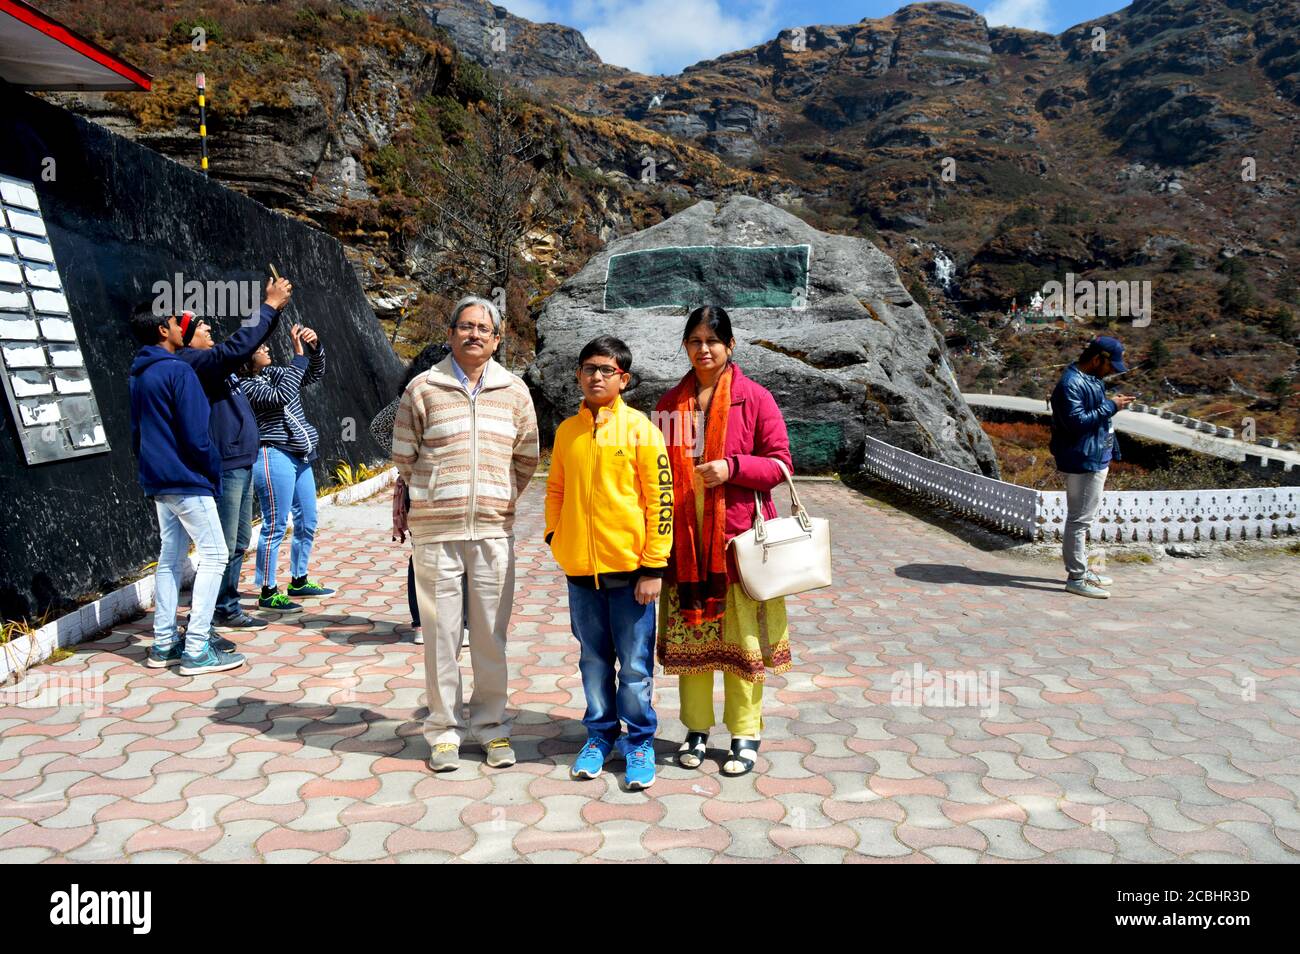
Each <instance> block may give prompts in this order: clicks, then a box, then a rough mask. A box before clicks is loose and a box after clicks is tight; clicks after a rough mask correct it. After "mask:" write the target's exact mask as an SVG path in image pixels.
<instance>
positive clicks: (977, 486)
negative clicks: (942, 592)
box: [863, 437, 1300, 543]
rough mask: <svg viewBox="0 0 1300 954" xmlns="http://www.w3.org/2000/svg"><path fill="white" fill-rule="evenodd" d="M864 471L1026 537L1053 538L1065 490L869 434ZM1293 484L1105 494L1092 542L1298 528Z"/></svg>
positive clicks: (1212, 537)
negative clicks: (942, 459)
mask: <svg viewBox="0 0 1300 954" xmlns="http://www.w3.org/2000/svg"><path fill="white" fill-rule="evenodd" d="M866 440H867V447H866V459H865V462H864V465H863V466H864V469H865V470H866V471H867V473H869V474H871V475H872V476H874V477H877V478H879V479H881V480H884V481H888V482H889V483H892V484H896V485H897V486H899V487H902V488H903V489H905V490H908V491H911V492H913V493H917V494H921V495H923V496H926V497H929V498H931V499H933V500H937V501H939V502H941V503H943V504H944V505H945V506H947V507H948V508H950V509H952V510H954V511H956V512H958V513H961V514H964V515H966V516H969V517H973V518H975V519H977V520H980V521H981V522H984V523H987V524H990V525H992V526H994V527H996V528H997V529H999V530H1003V531H1005V532H1007V533H1010V534H1012V535H1013V536H1018V537H1024V538H1026V539H1029V540H1042V539H1059V538H1060V535H1061V531H1062V530H1063V529H1064V527H1065V516H1066V508H1065V493H1064V492H1063V491H1038V490H1033V489H1031V488H1029V487H1020V486H1018V485H1016V484H1009V483H1007V482H1006V481H1002V480H994V479H993V478H992V477H984V476H982V475H980V474H972V473H970V472H969V471H965V470H962V469H961V468H959V467H952V466H949V465H948V464H941V463H939V462H938V461H933V460H930V459H929V458H928V457H921V456H920V455H919V454H913V453H910V452H908V451H905V450H900V449H899V448H897V447H894V446H893V445H892V444H886V443H885V442H884V441H880V440H876V439H875V438H874V437H868V438H867V439H866ZM1298 514H1300V487H1258V488H1252V489H1241V490H1144V491H1127V490H1112V491H1107V492H1106V493H1105V494H1104V496H1103V498H1102V503H1101V509H1100V510H1099V511H1098V512H1097V519H1096V522H1095V523H1094V524H1093V529H1092V532H1091V533H1090V534H1089V537H1090V538H1091V539H1097V540H1103V541H1108V542H1120V543H1130V542H1143V543H1146V542H1151V543H1179V542H1196V541H1207V542H1208V541H1216V542H1221V541H1227V540H1257V539H1262V538H1266V537H1273V536H1285V535H1288V534H1292V533H1295V532H1297V530H1300V516H1298Z"/></svg>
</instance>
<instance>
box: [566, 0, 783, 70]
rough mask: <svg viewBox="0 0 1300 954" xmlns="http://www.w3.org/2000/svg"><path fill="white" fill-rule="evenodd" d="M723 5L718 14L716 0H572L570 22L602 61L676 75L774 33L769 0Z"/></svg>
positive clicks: (775, 30)
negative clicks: (725, 6) (692, 65)
mask: <svg viewBox="0 0 1300 954" xmlns="http://www.w3.org/2000/svg"><path fill="white" fill-rule="evenodd" d="M729 6H731V7H732V8H733V9H732V10H729V11H727V12H724V11H723V10H722V5H721V4H720V3H719V2H718V0H574V3H573V6H572V23H573V25H574V26H576V27H578V28H579V29H581V30H582V33H583V36H585V37H586V38H587V42H588V43H589V44H590V45H591V48H592V49H594V50H595V51H596V52H597V53H598V54H600V58H601V59H602V60H604V61H605V62H606V63H612V64H614V65H616V66H625V67H627V68H628V69H632V70H637V71H638V72H642V73H676V72H678V71H680V70H681V69H682V67H684V66H689V65H690V64H692V63H695V62H698V61H699V60H707V59H710V58H711V57H714V56H718V55H719V54H722V53H729V52H731V51H732V50H743V49H745V48H746V47H750V46H755V45H757V44H759V43H762V42H763V41H764V40H768V39H771V38H772V37H773V36H775V35H776V33H777V27H776V17H775V7H776V2H775V0H751V2H748V3H743V4H741V3H732V4H729ZM737 8H738V9H737Z"/></svg>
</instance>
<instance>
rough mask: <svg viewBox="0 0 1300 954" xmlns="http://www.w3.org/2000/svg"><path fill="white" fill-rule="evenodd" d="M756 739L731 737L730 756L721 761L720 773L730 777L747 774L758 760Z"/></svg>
mask: <svg viewBox="0 0 1300 954" xmlns="http://www.w3.org/2000/svg"><path fill="white" fill-rule="evenodd" d="M758 743H759V740H758V739H732V740H731V757H730V758H728V759H727V761H726V762H724V763H722V774H723V775H729V776H732V777H735V776H738V775H748V774H749V773H750V772H752V771H753V770H754V763H756V762H757V761H758V759H757V758H756V756H757V755H758Z"/></svg>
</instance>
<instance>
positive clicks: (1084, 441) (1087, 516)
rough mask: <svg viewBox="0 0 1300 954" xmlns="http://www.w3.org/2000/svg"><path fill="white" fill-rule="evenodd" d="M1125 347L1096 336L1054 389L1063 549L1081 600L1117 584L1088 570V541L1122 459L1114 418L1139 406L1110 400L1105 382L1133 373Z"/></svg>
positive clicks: (1069, 587) (1103, 594)
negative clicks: (1108, 480)
mask: <svg viewBox="0 0 1300 954" xmlns="http://www.w3.org/2000/svg"><path fill="white" fill-rule="evenodd" d="M1127 370H1128V368H1127V367H1126V366H1125V364H1124V346H1123V345H1122V344H1120V341H1119V339H1118V338H1108V337H1104V336H1103V337H1100V338H1094V339H1093V340H1092V341H1091V342H1089V344H1088V346H1087V347H1086V348H1084V349H1083V354H1081V355H1080V356H1079V360H1078V361H1076V362H1074V364H1072V365H1070V366H1069V367H1068V368H1066V369H1065V372H1064V373H1063V374H1062V375H1061V380H1060V381H1058V382H1057V383H1056V389H1055V390H1053V391H1052V401H1051V403H1052V442H1051V451H1052V456H1053V457H1055V458H1056V469H1057V470H1059V471H1061V472H1062V473H1063V474H1065V501H1066V520H1065V532H1064V534H1063V537H1064V540H1063V543H1062V547H1061V551H1062V555H1063V556H1064V558H1065V571H1066V574H1067V575H1068V577H1069V578H1068V580H1067V581H1066V584H1065V589H1066V591H1067V592H1069V593H1073V594H1075V595H1076V596H1087V597H1091V598H1092V599H1099V600H1104V599H1106V598H1107V597H1109V596H1110V592H1109V591H1108V590H1107V589H1106V587H1107V586H1110V585H1111V583H1112V582H1113V581H1112V580H1111V579H1110V578H1109V577H1105V576H1101V575H1100V574H1098V573H1096V572H1094V571H1093V570H1090V569H1089V568H1088V557H1087V550H1086V547H1085V540H1086V537H1087V533H1088V528H1089V527H1091V526H1092V522H1093V520H1094V519H1095V518H1096V516H1097V509H1098V508H1099V507H1100V506H1101V495H1102V491H1103V490H1104V489H1105V486H1106V474H1107V473H1108V472H1109V471H1110V462H1111V461H1112V460H1119V447H1118V445H1117V444H1116V443H1115V424H1114V421H1113V420H1112V419H1113V418H1114V416H1115V415H1116V414H1117V413H1119V412H1120V411H1122V410H1123V409H1124V408H1126V407H1128V406H1129V405H1130V404H1132V403H1133V398H1132V397H1131V396H1128V395H1124V394H1117V395H1115V397H1113V398H1108V397H1106V387H1105V385H1104V384H1103V383H1102V380H1101V379H1102V378H1104V377H1106V376H1107V375H1111V374H1118V373H1120V372H1121V371H1127Z"/></svg>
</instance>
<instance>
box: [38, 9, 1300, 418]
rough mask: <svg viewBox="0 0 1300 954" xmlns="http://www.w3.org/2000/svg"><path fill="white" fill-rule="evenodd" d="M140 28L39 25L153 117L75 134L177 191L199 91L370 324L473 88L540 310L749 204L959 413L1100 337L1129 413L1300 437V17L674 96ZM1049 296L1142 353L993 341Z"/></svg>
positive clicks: (396, 14)
mask: <svg viewBox="0 0 1300 954" xmlns="http://www.w3.org/2000/svg"><path fill="white" fill-rule="evenodd" d="M138 6H139V5H137V4H131V3H129V2H127V0H99V2H91V0H48V2H47V3H46V7H47V9H49V10H50V12H51V13H53V14H54V15H56V16H60V17H61V18H63V19H65V20H66V21H67V22H69V23H72V24H74V25H76V26H78V27H79V28H80V29H82V30H83V31H84V32H87V33H90V34H91V35H93V36H95V37H96V38H97V39H99V40H100V41H101V42H105V43H106V44H107V45H110V46H117V47H119V48H121V49H122V50H123V52H124V53H126V54H127V55H128V56H129V57H131V58H132V59H133V60H135V61H137V62H139V63H140V64H141V65H143V66H144V67H145V68H147V69H150V70H151V71H152V72H153V73H154V74H155V76H156V77H157V78H158V85H157V90H158V91H157V92H156V93H154V94H149V95H147V96H137V97H132V96H129V95H109V96H107V97H92V96H81V97H74V98H72V100H71V101H72V104H73V106H74V108H77V109H80V110H82V111H84V112H86V113H87V114H89V115H92V116H94V118H96V119H97V120H98V121H101V122H105V123H107V124H110V125H112V126H114V128H116V129H118V130H119V131H121V132H123V133H125V134H127V135H133V136H135V137H137V138H140V139H141V140H142V141H145V142H147V143H148V144H149V145H151V146H154V147H155V148H158V149H160V150H161V151H163V152H165V153H167V154H168V155H172V156H173V157H175V158H177V159H179V160H182V161H193V158H194V156H195V155H196V144H195V139H194V136H193V128H194V125H195V117H194V111H193V108H192V99H193V97H192V89H191V88H190V84H191V81H192V75H193V71H194V70H196V69H206V70H207V72H208V75H209V78H210V79H209V82H210V84H211V83H212V81H213V79H212V78H213V77H216V78H217V80H218V84H217V86H216V88H215V89H214V91H213V95H212V102H213V113H212V114H211V119H210V131H211V134H212V139H211V141H212V149H213V169H214V173H213V174H214V175H216V176H217V177H219V178H222V179H224V180H225V181H227V182H229V183H230V184H231V185H233V186H235V187H236V188H240V189H243V190H245V191H248V192H249V193H250V194H252V195H255V196H256V197H258V198H259V199H261V200H262V201H264V202H267V203H268V204H270V205H272V206H274V207H277V208H282V209H285V210H287V211H290V212H292V213H293V214H297V215H301V216H305V217H307V218H310V219H312V220H313V221H315V222H317V223H318V224H320V225H321V226H322V227H324V228H326V229H328V230H330V231H331V232H333V233H334V234H336V235H338V236H339V237H340V238H341V239H343V241H345V242H346V243H348V245H349V246H350V248H351V249H352V252H353V255H354V259H355V261H356V263H357V266H358V268H359V270H360V271H361V272H362V274H363V277H364V279H365V281H366V284H367V287H368V289H369V290H370V292H371V294H372V297H373V300H375V301H376V302H377V304H378V305H379V308H380V311H381V313H384V312H387V311H391V310H395V309H396V307H397V306H398V305H399V304H401V303H404V302H409V301H411V300H412V298H413V296H415V295H416V294H417V293H418V292H419V291H420V287H421V281H420V278H419V276H420V274H421V272H422V271H423V265H424V264H425V263H426V262H427V259H428V258H429V257H430V256H431V254H432V252H431V250H430V249H428V248H427V247H425V246H422V245H421V242H420V240H419V238H418V233H417V231H416V230H415V229H413V228H412V222H413V221H414V220H415V219H417V218H418V216H419V212H420V208H419V207H420V201H419V198H418V196H416V195H413V194H411V193H410V192H409V191H407V190H406V189H405V187H404V184H403V181H402V178H403V177H402V169H403V168H404V166H405V165H408V164H409V163H410V161H411V160H412V159H413V158H418V157H419V156H422V155H425V154H428V153H431V152H436V153H438V154H445V155H450V156H454V155H455V154H456V152H457V149H458V140H457V128H458V125H459V124H460V122H461V119H462V118H463V113H464V111H466V110H467V109H469V110H473V109H474V108H475V106H474V104H475V103H476V102H477V96H478V93H477V89H478V86H479V78H478V77H479V75H481V74H476V72H475V69H474V67H475V66H476V65H477V66H479V67H482V66H489V67H492V68H494V69H498V70H500V71H501V73H502V74H503V75H507V76H509V77H510V79H511V80H512V81H513V82H516V83H518V84H520V85H521V86H523V87H524V88H525V89H526V91H527V93H528V95H529V96H530V97H531V107H530V108H531V112H530V121H532V122H535V123H537V124H538V127H539V128H541V129H544V130H546V134H547V135H548V136H551V137H552V138H553V141H554V144H555V148H554V149H553V150H552V151H551V153H550V156H549V158H548V160H547V161H548V162H549V163H550V164H551V166H552V167H553V168H554V170H555V171H556V173H557V174H558V175H560V176H562V177H563V180H564V182H565V184H566V188H567V189H568V190H569V192H570V194H571V196H572V200H573V203H572V204H573V209H574V211H575V215H576V217H577V219H578V223H579V224H578V225H576V226H575V227H574V228H573V229H572V230H569V231H566V232H565V233H564V234H543V235H538V236H536V239H537V241H536V242H535V243H534V247H531V248H528V249H523V250H521V251H522V252H523V253H524V255H525V258H527V259H528V260H529V261H530V263H531V265H532V267H533V269H532V278H531V281H530V287H529V288H528V290H527V291H528V297H529V299H530V300H531V302H532V307H533V308H534V309H536V308H537V307H540V305H541V303H542V302H543V301H544V299H545V296H546V295H547V294H548V293H549V291H550V290H552V289H553V288H555V287H556V285H557V284H558V282H559V281H561V280H562V279H563V278H564V277H566V276H567V275H569V274H572V273H573V272H574V271H575V270H576V269H577V268H578V267H580V266H581V264H582V263H583V262H584V261H585V260H586V259H587V258H588V257H589V256H590V254H591V253H592V252H593V251H594V250H595V249H596V248H598V247H599V246H600V244H601V243H603V242H605V241H607V240H608V239H609V238H611V237H612V236H616V235H620V234H626V233H629V232H632V231H636V230H638V229H641V228H644V227H646V226H648V225H651V224H654V222H656V221H659V220H660V219H662V218H663V217H664V216H666V215H668V214H671V213H673V212H676V211H678V210H679V209H681V208H684V207H685V206H686V205H688V204H689V203H690V202H692V201H694V200H696V199H699V198H708V199H725V198H726V197H728V196H729V195H732V194H736V193H743V194H750V195H755V196H757V197H759V198H762V199H764V200H766V201H769V202H773V203H774V204H777V205H780V206H783V207H785V208H788V209H790V210H791V211H793V212H795V213H796V214H798V215H800V216H801V217H803V218H805V220H807V221H809V222H810V223H811V224H813V225H814V226H816V227H817V228H820V229H823V230H829V231H837V232H843V233H847V234H854V235H863V236H866V237H869V238H871V239H872V240H873V241H875V242H877V243H878V244H879V245H880V246H881V247H882V248H883V249H884V250H885V251H886V252H887V253H888V254H889V255H890V256H891V257H892V258H894V260H895V261H896V262H897V264H898V265H899V268H900V270H901V271H902V273H903V274H904V276H905V281H906V282H907V283H908V287H909V290H910V291H911V292H912V294H913V295H914V296H915V297H916V299H917V300H918V301H920V302H921V303H922V304H924V305H925V306H926V307H927V309H928V311H929V314H930V317H931V320H932V321H934V322H935V323H936V324H937V325H939V326H940V327H941V328H942V330H943V331H944V332H945V335H946V337H947V340H948V344H949V348H950V350H951V352H952V354H953V358H954V364H955V365H956V367H957V371H958V374H959V376H960V377H961V379H962V383H963V386H966V387H979V388H981V389H983V388H986V387H987V388H993V389H996V390H999V391H1004V392H1005V391H1010V392H1013V393H1014V392H1017V391H1018V392H1022V393H1041V392H1042V390H1043V389H1045V388H1046V387H1048V386H1049V385H1050V382H1051V380H1052V379H1053V377H1054V375H1055V373H1056V367H1055V366H1056V365H1058V364H1060V363H1061V362H1063V361H1067V360H1069V359H1070V358H1071V357H1073V353H1074V352H1075V351H1076V350H1077V348H1078V345H1079V342H1080V341H1081V340H1083V338H1085V337H1086V336H1087V335H1088V334H1094V333H1097V332H1098V331H1100V330H1103V329H1106V328H1109V329H1110V330H1112V331H1113V332H1115V333H1118V334H1121V335H1122V336H1123V337H1125V339H1126V340H1129V341H1132V342H1133V343H1134V344H1135V346H1136V350H1137V351H1138V352H1139V355H1140V356H1141V357H1144V358H1148V359H1149V361H1148V362H1147V363H1146V364H1144V365H1143V367H1142V368H1141V369H1140V370H1139V371H1137V372H1135V373H1134V374H1133V375H1131V376H1130V378H1129V379H1128V381H1127V382H1126V387H1128V388H1129V389H1131V390H1137V391H1140V392H1141V393H1142V394H1143V395H1144V396H1145V397H1146V398H1147V399H1148V400H1153V401H1165V400H1169V401H1173V402H1174V403H1175V404H1176V405H1177V406H1178V407H1179V408H1180V409H1185V410H1187V411H1189V412H1194V413H1197V414H1198V415H1200V416H1203V417H1204V416H1212V417H1214V419H1216V420H1219V421H1220V422H1221V423H1229V424H1238V425H1239V421H1240V418H1242V417H1243V416H1252V417H1254V418H1256V419H1257V422H1258V427H1259V429H1260V432H1261V433H1270V432H1272V433H1277V434H1278V435H1279V436H1282V437H1284V438H1286V437H1293V436H1295V435H1296V434H1297V433H1298V432H1300V428H1298V427H1297V415H1296V411H1295V408H1296V407H1297V405H1300V397H1297V396H1291V392H1292V391H1294V389H1295V384H1296V371H1297V367H1296V349H1295V333H1296V325H1295V322H1294V319H1293V318H1292V317H1291V314H1292V313H1293V312H1294V310H1295V308H1296V305H1297V291H1296V288H1297V284H1298V283H1300V277H1298V276H1297V270H1298V269H1300V245H1298V244H1297V238H1296V234H1295V231H1294V222H1295V221H1296V219H1297V214H1298V213H1300V208H1297V205H1298V203H1300V181H1298V180H1297V175H1296V173H1295V171H1294V168H1293V165H1292V159H1291V157H1292V156H1293V155H1295V153H1296V151H1297V145H1298V144H1297V141H1296V140H1297V132H1298V131H1300V122H1297V121H1298V120H1300V2H1298V0H1138V2H1135V3H1133V4H1132V5H1130V6H1129V7H1126V8H1124V9H1123V10H1121V11H1119V12H1117V13H1115V14H1112V15H1109V16H1106V17H1102V18H1100V19H1098V20H1095V21H1092V22H1089V23H1084V24H1079V25H1078V26H1075V27H1072V28H1071V29H1069V30H1067V31H1065V32H1064V33H1062V34H1060V35H1059V36H1051V35H1047V34H1042V33H1034V32H1030V31H1024V30H1015V29H1009V28H990V27H989V26H988V25H987V24H986V23H985V21H984V19H983V18H982V17H981V16H980V15H979V14H977V13H976V12H975V11H973V10H971V9H970V8H968V7H964V6H960V5H957V4H951V3H923V4H913V5H910V6H906V7H903V8H902V9H900V10H898V11H897V12H896V13H894V14H893V15H891V16H888V17H883V18H879V19H865V20H862V21H861V22H858V23H854V24H847V25H810V26H806V27H800V28H797V29H790V30H785V31H783V32H782V33H781V34H780V35H779V36H777V37H774V38H772V39H771V40H769V41H768V42H766V43H764V44H761V45H760V46H757V47H754V48H752V49H748V50H740V51H736V52H733V53H728V54H725V55H722V56H719V57H717V58H716V59H713V60H708V61H705V62H702V63H698V64H695V65H694V66H691V67H689V68H688V69H686V70H684V71H683V72H682V73H681V74H679V75H676V76H669V77H658V76H645V75H641V74H637V73H633V72H630V71H628V70H624V69H621V68H619V67H616V66H611V65H609V64H604V63H602V62H601V61H600V59H599V57H598V56H597V55H596V54H595V53H594V52H593V51H592V50H591V49H590V48H589V47H588V46H587V44H586V43H585V41H584V40H583V39H582V37H581V35H580V34H578V33H577V32H576V31H574V30H572V29H570V28H568V27H565V26H561V25H556V24H533V23H529V22H528V21H526V20H522V19H521V18H519V17H516V16H513V15H511V14H509V13H508V12H507V11H505V10H504V9H503V8H500V7H494V6H493V5H491V4H489V3H485V2H483V0H432V2H418V0H353V2H351V3H349V4H339V3H325V2H316V0H284V2H282V3H278V4H257V3H250V2H242V0H218V2H216V3H211V2H209V3H203V4H199V3H197V2H196V0H194V2H192V0H173V2H170V3H168V4H167V5H166V8H165V12H164V13H163V14H162V15H161V16H158V15H155V16H153V17H150V18H141V17H139V16H132V15H131V14H130V12H129V11H130V10H131V8H134V7H138ZM205 22H206V23H208V24H209V25H210V26H212V27H213V28H214V29H212V30H210V31H209V44H208V49H207V51H206V52H202V53H200V52H197V51H194V50H193V49H191V47H190V45H189V38H190V35H191V31H192V28H193V27H194V26H195V25H196V24H199V23H205ZM647 158H649V159H650V160H652V162H651V163H650V164H649V166H650V169H651V170H652V175H650V176H648V177H647V176H645V175H644V174H645V171H646V169H647ZM1066 273H1071V274H1073V275H1075V276H1076V277H1077V278H1078V279H1086V280H1097V281H1115V280H1121V279H1122V280H1136V281H1147V282H1150V286H1149V287H1150V291H1151V295H1152V313H1151V318H1152V320H1151V323H1150V325H1149V326H1146V327H1134V326H1133V325H1132V324H1131V322H1130V321H1129V320H1128V319H1124V318H1121V319H1119V320H1117V321H1107V320H1101V319H1093V320H1091V321H1080V322H1076V323H1071V324H1070V325H1069V327H1067V328H1065V329H1042V330H1034V331H1031V330H1029V329H1027V328H1025V327H1024V326H1022V325H1019V324H1014V325H1012V326H1006V327H1004V324H1005V314H1006V312H1007V310H1008V308H1009V307H1010V306H1011V304H1012V302H1013V301H1015V302H1017V303H1018V304H1020V305H1024V304H1025V303H1026V302H1027V300H1028V297H1029V295H1030V294H1032V293H1033V291H1034V290H1036V289H1038V288H1040V287H1041V286H1042V285H1043V284H1044V282H1046V281H1049V280H1052V279H1057V280H1064V278H1065V276H1066Z"/></svg>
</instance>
